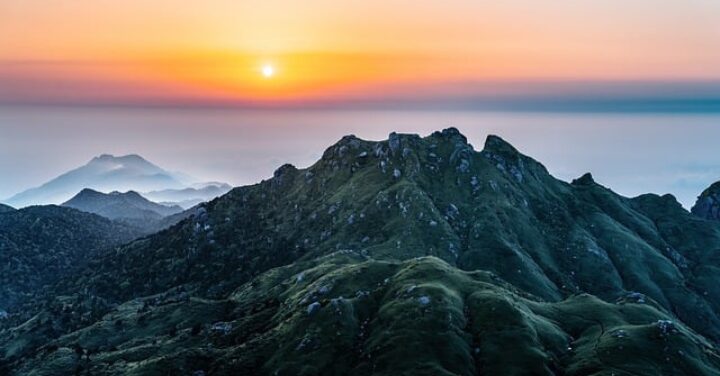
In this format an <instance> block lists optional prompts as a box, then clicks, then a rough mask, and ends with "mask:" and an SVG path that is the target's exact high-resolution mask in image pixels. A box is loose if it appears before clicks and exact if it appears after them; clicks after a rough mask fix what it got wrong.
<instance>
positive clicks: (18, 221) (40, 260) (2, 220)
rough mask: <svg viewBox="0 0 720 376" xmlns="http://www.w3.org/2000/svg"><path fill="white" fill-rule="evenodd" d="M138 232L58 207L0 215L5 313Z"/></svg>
mask: <svg viewBox="0 0 720 376" xmlns="http://www.w3.org/2000/svg"><path fill="white" fill-rule="evenodd" d="M139 233H140V232H139V231H137V230H135V229H134V228H133V227H130V226H127V225H123V224H120V223H117V222H113V221H110V220H108V219H106V218H102V217H100V216H97V215H95V214H88V213H83V212H80V211H77V210H75V209H70V208H63V207H59V206H32V207H28V208H25V209H21V210H14V211H9V212H4V213H0V310H3V311H11V312H14V311H16V310H15V309H14V308H15V306H16V305H17V304H18V303H21V302H23V301H24V300H28V299H30V300H31V299H32V298H33V297H34V296H35V295H36V294H37V293H38V291H39V290H41V289H42V288H44V287H45V286H46V285H48V284H51V283H53V282H55V281H57V280H58V279H59V278H61V277H62V276H64V275H66V274H67V273H68V272H70V271H72V270H76V269H77V268H79V267H81V266H83V265H85V264H86V263H87V262H88V261H90V260H91V259H93V258H95V257H96V256H98V255H99V254H101V253H102V252H103V251H106V250H108V249H109V248H111V247H113V246H116V245H119V244H121V243H126V242H128V241H130V240H132V239H135V238H136V237H137V236H138V235H139Z"/></svg>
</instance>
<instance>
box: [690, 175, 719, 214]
mask: <svg viewBox="0 0 720 376" xmlns="http://www.w3.org/2000/svg"><path fill="white" fill-rule="evenodd" d="M691 212H692V213H693V214H695V215H697V216H698V217H701V218H705V219H710V220H714V221H718V220H720V181H719V182H715V183H714V184H712V185H711V186H710V187H708V188H707V189H706V190H704V191H703V192H702V193H701V194H700V196H699V197H698V199H697V201H696V202H695V205H693V207H692V209H691Z"/></svg>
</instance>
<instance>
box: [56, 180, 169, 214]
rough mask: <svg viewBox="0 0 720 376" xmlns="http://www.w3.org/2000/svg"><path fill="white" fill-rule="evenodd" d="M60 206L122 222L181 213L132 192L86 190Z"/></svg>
mask: <svg viewBox="0 0 720 376" xmlns="http://www.w3.org/2000/svg"><path fill="white" fill-rule="evenodd" d="M62 206H66V207H70V208H75V209H78V210H82V211H84V212H88V213H95V214H98V215H101V216H103V217H105V218H110V219H118V220H124V221H156V220H159V219H161V218H163V217H167V216H169V215H173V214H177V213H180V212H182V211H183V209H182V208H181V207H179V206H177V205H175V206H165V205H160V204H157V203H154V202H152V201H150V200H148V199H146V198H145V197H143V196H141V195H140V194H138V193H137V192H134V191H128V192H126V193H120V192H111V193H101V192H97V191H94V190H92V189H87V188H86V189H83V190H82V191H80V193H78V194H77V195H75V197H73V198H72V199H70V200H68V201H67V202H65V203H64V204H62Z"/></svg>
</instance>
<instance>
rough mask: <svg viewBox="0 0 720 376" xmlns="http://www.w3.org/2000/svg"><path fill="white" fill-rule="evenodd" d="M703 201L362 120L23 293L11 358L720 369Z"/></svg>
mask: <svg viewBox="0 0 720 376" xmlns="http://www.w3.org/2000/svg"><path fill="white" fill-rule="evenodd" d="M704 217H705V216H697V215H693V214H691V213H689V212H688V211H686V210H685V209H683V208H682V206H681V205H680V204H679V203H678V202H677V201H676V200H675V199H674V197H672V196H670V195H666V196H657V195H652V194H647V195H643V196H640V197H636V198H626V197H622V196H620V195H617V194H615V193H614V192H612V191H611V190H609V189H607V188H605V187H603V186H602V185H600V184H598V183H597V182H595V180H594V179H593V178H592V176H591V175H590V174H586V175H584V176H582V177H580V178H578V179H576V180H575V181H573V182H572V183H566V182H563V181H560V180H558V179H555V178H554V177H552V176H551V175H550V174H549V173H548V171H547V170H546V169H545V167H544V166H543V165H542V164H540V163H539V162H537V161H535V160H534V159H532V158H530V157H528V156H525V155H523V154H522V153H520V152H519V151H518V150H516V149H515V148H514V147H513V146H512V145H510V144H508V143H507V142H505V141H504V140H503V139H501V138H500V137H497V136H489V137H488V138H487V140H486V142H485V145H484V147H483V149H482V150H480V151H478V150H475V149H474V148H473V146H472V145H470V144H469V143H468V142H467V139H466V138H465V137H464V136H463V135H462V134H460V133H459V132H458V131H457V130H456V129H453V128H450V129H445V130H443V131H441V132H435V133H433V134H431V135H429V136H427V137H420V136H417V135H410V134H396V133H392V134H390V136H389V138H388V139H387V140H384V141H380V142H373V141H366V140H362V139H359V138H357V137H354V136H346V137H344V138H343V139H341V140H340V141H339V142H338V143H337V144H335V145H333V146H331V147H330V148H329V149H327V150H326V151H325V153H324V154H323V156H322V158H321V159H320V160H319V161H318V162H317V163H315V164H314V165H313V166H311V167H309V168H307V169H298V168H295V167H294V166H292V165H284V166H282V167H280V168H279V169H278V170H277V171H276V172H275V174H274V175H273V177H272V178H271V179H268V180H266V181H263V182H261V183H259V184H256V185H252V186H245V187H239V188H235V189H233V190H231V191H230V192H228V193H227V194H225V195H223V196H222V197H220V198H217V199H215V200H213V201H211V202H208V203H204V204H201V205H200V206H199V207H197V208H196V209H195V210H194V212H193V215H192V216H190V217H189V218H186V219H184V220H182V221H181V222H179V223H178V224H176V225H174V226H172V227H170V228H169V229H166V230H164V231H161V232H158V233H156V234H154V235H150V236H148V237H145V238H142V239H138V240H135V241H133V242H130V243H127V244H125V245H122V246H119V247H117V248H113V249H111V250H109V251H104V252H98V253H96V254H94V255H93V256H92V257H90V259H89V260H88V262H87V264H86V265H84V266H83V267H82V268H80V269H79V270H77V271H75V272H73V273H69V274H68V275H66V276H65V277H63V278H61V279H60V280H58V281H56V282H53V283H49V284H48V285H47V286H46V288H44V289H42V290H38V292H37V296H35V297H34V299H33V302H32V303H26V304H23V305H22V306H21V307H22V311H18V310H12V309H9V310H7V311H6V312H4V315H3V316H0V373H1V374H9V375H54V374H88V375H156V374H158V375H166V374H173V375H174V374H177V375H198V376H199V375H358V376H360V375H463V376H464V375H468V376H469V375H720V356H719V355H718V341H720V319H719V318H718V313H720V257H719V255H720V253H718V252H720V224H719V223H718V222H716V221H711V220H707V219H706V218H704ZM18 306H20V305H18Z"/></svg>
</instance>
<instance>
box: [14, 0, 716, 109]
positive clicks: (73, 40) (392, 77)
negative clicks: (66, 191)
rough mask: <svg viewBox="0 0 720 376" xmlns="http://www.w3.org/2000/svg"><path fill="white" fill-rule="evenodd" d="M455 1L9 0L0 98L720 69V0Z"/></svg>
mask: <svg viewBox="0 0 720 376" xmlns="http://www.w3.org/2000/svg"><path fill="white" fill-rule="evenodd" d="M450 3H452V6H449V5H450V4H446V3H445V2H423V3H417V2H408V1H392V2H390V3H386V2H381V1H370V2H355V1H351V2H343V4H338V3H336V2H332V1H328V0H313V1H310V2H308V3H304V2H303V3H302V4H301V3H300V2H298V3H291V4H287V3H285V2H283V3H282V6H283V11H282V12H278V11H277V9H278V6H279V5H281V4H280V3H278V2H276V1H268V2H262V3H255V2H235V1H226V0H217V1H214V2H212V6H210V5H209V4H208V3H206V2H192V3H190V4H188V5H187V6H183V7H173V5H172V3H171V2H169V1H164V0H152V1H129V2H122V3H118V2H109V1H75V2H72V3H70V4H62V6H61V5H60V4H54V5H53V4H52V3H50V4H48V3H46V2H39V1H15V0H11V1H5V2H3V3H2V4H1V5H0V46H2V48H0V101H2V102H13V103H14V102H32V103H34V102H54V101H60V102H62V101H70V102H96V101H101V102H118V101H119V102H133V103H135V102H147V101H159V102H168V101H169V102H172V101H181V102H193V101H205V102H219V103H220V102H222V103H235V102H237V103H250V102H252V103H284V102H288V101H290V102H298V101H299V102H308V101H318V100H326V99H327V98H332V99H333V100H335V101H343V100H350V101H351V100H354V99H358V98H364V99H368V98H370V99H373V98H375V99H377V93H378V92H379V91H380V92H382V93H384V94H390V95H391V96H397V97H403V98H405V97H410V98H415V97H417V96H423V95H424V94H423V93H424V92H425V91H426V90H425V89H424V88H427V87H437V86H438V85H439V86H441V87H449V86H453V88H452V89H451V90H448V91H446V92H442V93H441V94H443V95H449V94H452V95H456V96H463V95H467V94H468V93H469V92H472V93H474V92H476V91H478V90H479V91H482V90H486V88H487V85H486V84H483V83H487V82H491V83H493V84H494V85H495V84H498V83H502V82H506V81H531V82H540V81H546V80H561V81H577V80H584V81H606V80H611V81H623V80H634V81H637V80H647V81H653V80H664V81H667V80H670V81H677V80H681V81H682V80H699V79H703V80H704V79H720V69H719V68H718V67H720V52H718V49H717V48H716V46H718V45H720V29H719V27H718V25H720V22H718V21H719V20H718V14H720V3H718V2H714V1H703V0H690V1H686V2H682V6H680V5H678V4H679V3H676V2H670V1H662V2H661V3H662V4H659V3H658V2H657V1H649V0H632V1H629V2H628V1H619V0H611V1H589V2H583V5H582V6H581V5H579V4H577V2H574V1H571V0H561V1H557V2H551V3H547V2H545V3H540V2H528V1H520V0H514V1H508V2H501V3H497V2H496V3H485V2H474V1H469V0H454V1H451V2H450ZM288 8H290V9H288ZM168 9H172V10H173V11H172V12H168ZM359 20H362V21H363V22H360V21H359ZM98 25H102V26H98ZM268 58H271V59H273V60H274V61H277V62H281V65H282V66H281V67H280V66H278V65H275V64H271V63H268V62H267V61H268ZM258 62H260V63H258ZM258 66H259V67H260V68H258ZM279 70H282V74H281V76H282V77H279V76H280V75H279V74H278V73H279ZM258 72H260V74H258ZM269 78H272V79H271V80H270V79H269ZM458 82H462V85H457V84H456V83H458ZM379 89H381V90H379ZM434 95H438V93H437V92H434Z"/></svg>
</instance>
